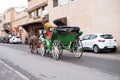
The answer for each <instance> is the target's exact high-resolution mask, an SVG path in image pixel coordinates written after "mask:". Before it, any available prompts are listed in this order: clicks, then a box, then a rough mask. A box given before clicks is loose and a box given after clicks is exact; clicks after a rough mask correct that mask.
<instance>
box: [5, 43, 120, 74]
mask: <svg viewBox="0 0 120 80" xmlns="http://www.w3.org/2000/svg"><path fill="white" fill-rule="evenodd" d="M3 45H4V46H7V47H10V48H14V49H17V50H21V51H25V52H29V53H30V49H29V47H28V45H17V44H3ZM84 54H87V55H89V54H93V53H92V52H84ZM107 54H108V55H109V54H115V53H107ZM107 54H106V55H107ZM93 55H95V54H93ZM98 56H99V54H98ZM103 56H104V55H103ZM113 56H114V55H113ZM47 57H50V58H52V57H51V56H47ZM60 60H61V61H65V62H68V63H73V64H77V65H82V66H86V67H90V68H95V69H100V70H103V71H106V72H109V73H115V74H120V61H119V60H113V59H105V58H100V57H94V56H86V55H83V57H82V58H81V59H76V58H74V57H73V55H72V54H63V56H62V57H61V59H60Z"/></svg>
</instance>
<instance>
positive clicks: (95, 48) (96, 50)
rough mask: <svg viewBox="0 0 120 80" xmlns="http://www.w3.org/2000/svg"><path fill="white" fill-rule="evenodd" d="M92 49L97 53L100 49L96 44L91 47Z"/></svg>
mask: <svg viewBox="0 0 120 80" xmlns="http://www.w3.org/2000/svg"><path fill="white" fill-rule="evenodd" d="M93 51H94V53H99V52H100V49H99V47H98V46H97V45H95V46H94V47H93Z"/></svg>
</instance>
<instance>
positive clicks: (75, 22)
mask: <svg viewBox="0 0 120 80" xmlns="http://www.w3.org/2000/svg"><path fill="white" fill-rule="evenodd" d="M48 4H49V5H48V7H49V16H50V17H49V19H50V22H51V23H53V22H54V21H57V20H58V21H57V22H59V23H60V19H61V21H63V20H62V19H63V18H66V20H65V22H64V23H65V25H70V26H79V27H80V29H81V30H82V31H83V32H84V34H83V35H85V34H88V33H111V34H112V35H113V36H114V37H115V38H116V40H117V42H118V50H119V51H120V33H119V30H120V26H119V25H120V10H119V7H120V0H84V1H83V0H49V1H48ZM53 24H54V23H53Z"/></svg>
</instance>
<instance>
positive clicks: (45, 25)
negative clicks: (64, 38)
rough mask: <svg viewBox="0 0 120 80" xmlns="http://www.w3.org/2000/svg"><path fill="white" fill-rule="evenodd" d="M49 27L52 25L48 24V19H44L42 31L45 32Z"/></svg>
mask: <svg viewBox="0 0 120 80" xmlns="http://www.w3.org/2000/svg"><path fill="white" fill-rule="evenodd" d="M50 27H52V25H51V24H50V22H49V21H48V20H46V21H45V23H44V33H47V32H48V31H49V28H50Z"/></svg>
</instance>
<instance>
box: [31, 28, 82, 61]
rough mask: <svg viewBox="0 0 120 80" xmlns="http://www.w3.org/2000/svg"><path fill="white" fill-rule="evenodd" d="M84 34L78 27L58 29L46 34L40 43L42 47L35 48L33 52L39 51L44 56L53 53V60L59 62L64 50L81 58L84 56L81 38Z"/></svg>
mask: <svg viewBox="0 0 120 80" xmlns="http://www.w3.org/2000/svg"><path fill="white" fill-rule="evenodd" d="M50 29H51V28H50ZM82 33H83V32H82V31H80V28H78V27H68V26H64V27H61V26H60V27H56V28H54V30H52V31H51V30H50V31H49V32H48V33H47V34H46V36H45V38H44V41H40V46H38V45H37V46H35V47H34V49H31V51H32V52H34V51H36V52H38V50H39V51H40V52H39V53H40V54H41V55H42V56H45V55H46V54H47V53H48V52H51V53H52V56H53V58H54V59H55V60H58V59H59V58H60V56H61V54H62V53H63V50H69V51H70V52H72V53H73V54H74V55H75V57H77V58H80V57H81V56H82V54H83V47H82V43H81V41H80V39H79V36H81V35H82ZM37 47H39V48H37Z"/></svg>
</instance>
